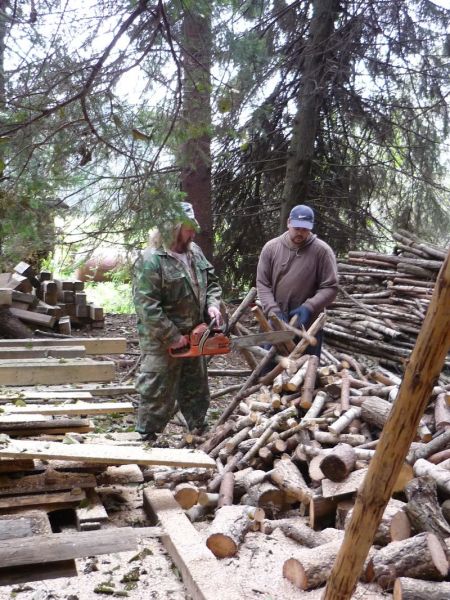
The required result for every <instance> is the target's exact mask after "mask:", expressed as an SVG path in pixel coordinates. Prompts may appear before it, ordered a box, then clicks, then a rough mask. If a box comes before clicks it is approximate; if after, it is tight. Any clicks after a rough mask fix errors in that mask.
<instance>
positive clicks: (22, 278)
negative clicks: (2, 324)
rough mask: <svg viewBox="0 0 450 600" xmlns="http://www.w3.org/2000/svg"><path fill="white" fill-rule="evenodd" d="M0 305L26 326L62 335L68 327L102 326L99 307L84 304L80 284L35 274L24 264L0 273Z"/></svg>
mask: <svg viewBox="0 0 450 600" xmlns="http://www.w3.org/2000/svg"><path fill="white" fill-rule="evenodd" d="M0 306H2V307H3V308H4V307H7V310H8V313H9V314H10V315H11V316H12V317H15V318H16V319H19V320H20V321H21V322H23V323H24V324H25V325H27V326H29V327H32V328H38V329H40V328H44V329H56V330H57V331H58V332H59V333H62V334H66V335H70V333H71V325H76V326H79V327H81V326H83V325H86V324H89V325H90V326H91V327H93V328H102V327H104V314H103V308H101V307H99V306H96V305H95V304H94V303H93V302H88V300H87V297H86V292H85V291H84V283H83V282H82V281H76V280H66V279H55V278H53V275H52V273H49V272H41V273H39V274H35V273H34V271H33V269H32V267H31V266H30V265H29V264H27V263H25V262H20V263H19V264H17V265H16V266H15V267H14V271H13V272H12V273H0ZM16 337H20V336H16Z"/></svg>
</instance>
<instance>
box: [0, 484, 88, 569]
mask: <svg viewBox="0 0 450 600" xmlns="http://www.w3.org/2000/svg"><path fill="white" fill-rule="evenodd" d="M85 498H86V492H85V491H84V490H81V489H73V490H71V491H70V492H55V493H48V494H29V495H25V494H24V495H23V496H14V497H8V496H6V497H5V498H0V510H18V509H21V508H24V507H27V506H32V507H37V506H42V507H44V506H45V507H51V508H49V510H50V509H51V510H54V509H55V507H58V508H62V507H70V506H73V505H74V504H78V503H79V502H81V501H82V500H85ZM0 546H1V544H0ZM34 562H36V561H34ZM0 565H2V560H1V559H0Z"/></svg>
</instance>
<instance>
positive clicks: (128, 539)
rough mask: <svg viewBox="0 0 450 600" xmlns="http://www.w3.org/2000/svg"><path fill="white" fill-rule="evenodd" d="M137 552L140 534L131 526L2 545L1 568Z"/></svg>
mask: <svg viewBox="0 0 450 600" xmlns="http://www.w3.org/2000/svg"><path fill="white" fill-rule="evenodd" d="M136 549H137V535H136V532H135V530H134V529H133V528H132V527H120V528H114V529H102V530H100V531H96V532H95V533H89V532H80V533H78V532H76V533H75V532H72V531H71V532H67V533H57V534H53V535H42V536H34V537H32V538H24V539H23V540H22V539H20V538H19V539H17V540H14V543H12V542H11V541H10V540H9V541H3V542H0V565H2V567H13V566H17V565H29V564H35V563H36V562H40V563H42V564H46V563H49V562H54V561H56V560H68V559H71V558H82V557H83V556H95V555H97V554H110V553H117V552H127V551H130V550H136Z"/></svg>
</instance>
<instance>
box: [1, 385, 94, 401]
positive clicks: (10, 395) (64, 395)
mask: <svg viewBox="0 0 450 600" xmlns="http://www.w3.org/2000/svg"><path fill="white" fill-rule="evenodd" d="M91 399H92V394H91V393H90V392H85V391H80V390H75V389H74V390H70V391H64V392H62V391H53V390H49V391H42V390H33V389H28V390H27V389H21V388H17V389H10V390H8V391H7V392H5V391H2V392H0V402H2V403H3V402H13V401H15V400H23V401H24V402H30V401H32V400H35V401H36V400H37V401H39V400H60V401H61V402H64V401H67V400H91Z"/></svg>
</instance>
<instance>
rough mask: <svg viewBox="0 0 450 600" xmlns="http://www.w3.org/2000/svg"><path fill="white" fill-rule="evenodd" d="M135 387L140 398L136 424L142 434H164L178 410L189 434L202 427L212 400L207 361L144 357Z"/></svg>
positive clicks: (155, 356)
mask: <svg viewBox="0 0 450 600" xmlns="http://www.w3.org/2000/svg"><path fill="white" fill-rule="evenodd" d="M135 387H136V390H137V392H138V393H139V394H140V395H141V400H140V403H139V408H138V411H137V421H136V431H138V432H139V433H143V434H149V433H160V432H162V431H163V429H164V427H165V426H166V425H167V423H168V422H169V420H170V419H171V418H172V417H173V415H174V414H175V413H176V411H177V410H180V411H181V413H182V414H183V416H184V418H185V419H186V422H187V424H188V425H189V429H190V430H192V429H195V428H196V427H201V426H202V425H203V423H204V420H205V415H206V411H207V410H208V406H209V400H210V397H209V388H208V374H207V367H206V360H205V358H204V357H196V358H171V357H170V356H169V354H168V353H166V352H165V353H164V354H143V356H142V362H141V369H140V373H139V375H138V377H137V380H136V383H135Z"/></svg>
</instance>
